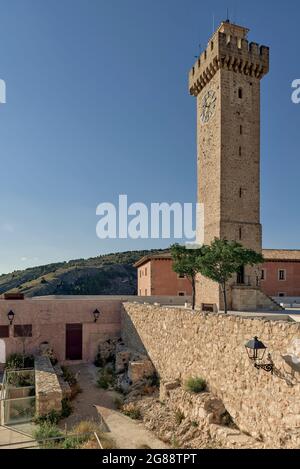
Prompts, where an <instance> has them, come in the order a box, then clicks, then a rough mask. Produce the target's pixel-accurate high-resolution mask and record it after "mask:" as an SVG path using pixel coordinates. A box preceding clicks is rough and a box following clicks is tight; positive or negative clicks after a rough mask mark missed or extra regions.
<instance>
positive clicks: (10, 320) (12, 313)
mask: <svg viewBox="0 0 300 469" xmlns="http://www.w3.org/2000/svg"><path fill="white" fill-rule="evenodd" d="M7 317H8V320H9V324H10V325H12V323H13V321H14V317H15V313H14V312H13V311H9V313H7Z"/></svg>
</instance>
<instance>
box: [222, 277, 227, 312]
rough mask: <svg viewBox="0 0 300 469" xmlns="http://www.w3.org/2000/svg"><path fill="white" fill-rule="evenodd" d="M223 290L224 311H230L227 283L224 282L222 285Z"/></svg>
mask: <svg viewBox="0 0 300 469" xmlns="http://www.w3.org/2000/svg"><path fill="white" fill-rule="evenodd" d="M222 290H223V297H224V313H225V314H227V313H228V308H227V293H226V283H225V282H224V283H223V285H222Z"/></svg>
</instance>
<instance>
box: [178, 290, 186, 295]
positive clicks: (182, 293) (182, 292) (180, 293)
mask: <svg viewBox="0 0 300 469" xmlns="http://www.w3.org/2000/svg"><path fill="white" fill-rule="evenodd" d="M178 296H186V295H185V292H184V291H180V292H178Z"/></svg>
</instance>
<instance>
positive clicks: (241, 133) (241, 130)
mask: <svg viewBox="0 0 300 469" xmlns="http://www.w3.org/2000/svg"><path fill="white" fill-rule="evenodd" d="M240 135H243V126H242V125H240Z"/></svg>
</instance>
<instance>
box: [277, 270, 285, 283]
mask: <svg viewBox="0 0 300 469" xmlns="http://www.w3.org/2000/svg"><path fill="white" fill-rule="evenodd" d="M278 280H280V281H281V282H283V281H285V280H286V271H285V270H284V269H280V270H279V271H278Z"/></svg>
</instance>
